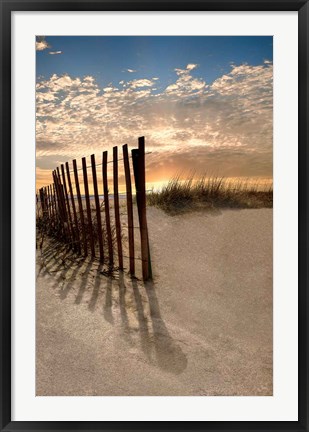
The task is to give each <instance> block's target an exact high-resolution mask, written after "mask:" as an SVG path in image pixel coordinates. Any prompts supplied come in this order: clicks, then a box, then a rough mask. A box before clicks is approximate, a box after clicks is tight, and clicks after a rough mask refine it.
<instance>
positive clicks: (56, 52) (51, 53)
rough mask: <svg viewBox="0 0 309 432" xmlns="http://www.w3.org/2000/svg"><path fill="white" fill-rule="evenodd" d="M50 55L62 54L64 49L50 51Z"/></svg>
mask: <svg viewBox="0 0 309 432" xmlns="http://www.w3.org/2000/svg"><path fill="white" fill-rule="evenodd" d="M48 54H50V55H56V54H62V51H49V53H48Z"/></svg>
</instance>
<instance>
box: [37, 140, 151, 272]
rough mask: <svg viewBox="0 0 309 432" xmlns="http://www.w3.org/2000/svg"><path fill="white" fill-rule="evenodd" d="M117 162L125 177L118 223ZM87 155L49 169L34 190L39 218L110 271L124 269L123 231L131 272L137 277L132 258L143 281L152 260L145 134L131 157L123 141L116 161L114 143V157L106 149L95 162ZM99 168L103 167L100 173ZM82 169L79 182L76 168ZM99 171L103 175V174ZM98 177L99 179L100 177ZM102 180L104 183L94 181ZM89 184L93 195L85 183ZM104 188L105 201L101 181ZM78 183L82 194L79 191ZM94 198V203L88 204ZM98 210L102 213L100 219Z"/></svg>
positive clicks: (53, 233) (92, 157)
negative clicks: (79, 162) (123, 209)
mask: <svg viewBox="0 0 309 432" xmlns="http://www.w3.org/2000/svg"><path fill="white" fill-rule="evenodd" d="M119 161H123V169H124V177H125V186H126V193H125V200H126V218H127V225H125V226H124V224H123V223H122V222H121V214H120V204H119V164H118V162H119ZM130 161H131V162H132V166H133V177H134V183H135V184H134V186H135V190H136V204H137V211H138V221H139V225H138V228H139V232H140V236H139V237H140V253H141V257H140V258H138V257H136V248H135V245H136V241H137V239H136V238H135V237H136V235H135V232H134V229H135V226H134V206H133V195H132V184H131V168H130ZM87 162H88V161H87V159H86V157H83V158H82V168H80V169H79V168H78V166H77V161H76V159H74V160H73V166H72V167H71V166H70V165H69V163H68V162H66V163H65V164H62V165H61V166H60V167H57V168H56V169H55V170H54V171H53V172H52V178H53V183H52V184H50V185H48V186H46V187H43V188H41V189H40V190H39V191H38V194H37V217H38V218H40V220H41V224H42V223H43V224H45V227H47V231H48V232H49V233H50V234H51V233H52V235H53V236H55V237H57V238H58V239H60V240H61V241H63V242H65V243H66V244H67V245H68V246H69V247H71V248H72V249H73V250H74V252H76V253H77V254H79V255H84V256H85V257H86V256H88V255H91V258H98V259H99V260H100V262H101V263H102V264H107V265H108V266H109V269H110V270H113V269H115V268H119V269H120V270H123V269H124V241H126V239H125V236H124V235H123V234H124V230H127V241H128V259H129V271H130V274H131V275H132V276H134V275H135V267H136V266H135V262H136V260H137V259H141V261H142V275H143V279H144V280H147V279H151V278H152V271H151V260H150V251H149V240H148V229H147V217H146V182H145V138H144V137H140V138H139V139H138V148H136V149H133V150H132V151H131V158H130V156H129V151H128V146H127V144H125V145H123V146H122V158H120V159H119V154H118V147H117V146H116V147H113V154H112V160H111V161H109V160H108V152H107V151H104V152H103V153H102V161H100V163H97V162H98V161H96V160H95V155H91V157H90V166H87ZM109 163H112V164H113V166H112V180H113V199H112V203H113V206H112V207H113V215H112V214H111V213H112V207H111V205H110V202H111V197H110V193H109V188H108V164H109ZM97 167H102V171H101V170H100V171H101V173H98V171H99V170H98V169H97ZM88 168H91V180H92V181H90V182H89V179H88ZM80 170H82V180H81V181H80V178H79V175H78V171H80ZM101 175H102V177H101ZM99 176H100V177H99ZM98 177H99V178H102V183H100V182H99V181H98ZM91 184H92V188H93V194H90V190H89V185H91ZM101 184H102V186H101V189H103V194H101V196H103V200H102V199H101V200H100V185H101ZM81 187H82V189H83V191H84V195H82V194H81ZM91 200H93V201H94V206H92V205H91ZM102 214H103V216H104V218H103V220H102Z"/></svg>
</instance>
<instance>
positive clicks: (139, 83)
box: [128, 79, 154, 89]
mask: <svg viewBox="0 0 309 432" xmlns="http://www.w3.org/2000/svg"><path fill="white" fill-rule="evenodd" d="M128 84H129V86H130V87H131V88H133V89H135V88H138V87H152V86H153V85H154V82H153V81H151V80H149V79H138V80H133V81H130V82H129V83H128Z"/></svg>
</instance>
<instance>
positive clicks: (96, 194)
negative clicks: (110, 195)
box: [91, 154, 104, 263]
mask: <svg viewBox="0 0 309 432" xmlns="http://www.w3.org/2000/svg"><path fill="white" fill-rule="evenodd" d="M91 168H92V179H93V190H94V199H95V207H96V214H97V224H98V233H99V249H100V262H101V263H104V252H103V233H102V220H101V211H100V210H101V209H100V200H99V191H98V182H97V170H96V166H95V156H94V154H92V155H91Z"/></svg>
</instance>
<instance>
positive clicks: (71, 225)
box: [61, 164, 75, 247]
mask: <svg viewBox="0 0 309 432" xmlns="http://www.w3.org/2000/svg"><path fill="white" fill-rule="evenodd" d="M61 174H62V180H63V192H64V197H65V201H64V202H65V203H66V205H67V209H68V216H69V226H70V231H71V239H72V245H73V247H74V246H75V234H74V227H73V222H72V215H71V208H70V201H69V195H68V189H67V182H66V180H65V173H64V165H63V164H61Z"/></svg>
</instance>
